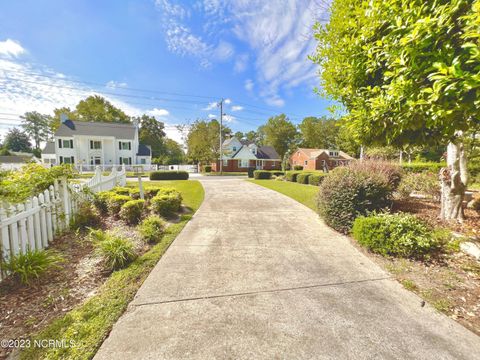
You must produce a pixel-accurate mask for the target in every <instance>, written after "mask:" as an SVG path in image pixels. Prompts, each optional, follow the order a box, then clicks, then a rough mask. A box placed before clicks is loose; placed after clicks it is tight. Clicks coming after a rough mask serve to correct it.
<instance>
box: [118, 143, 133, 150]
mask: <svg viewBox="0 0 480 360" xmlns="http://www.w3.org/2000/svg"><path fill="white" fill-rule="evenodd" d="M118 150H132V143H131V142H130V141H120V142H119V143H118Z"/></svg>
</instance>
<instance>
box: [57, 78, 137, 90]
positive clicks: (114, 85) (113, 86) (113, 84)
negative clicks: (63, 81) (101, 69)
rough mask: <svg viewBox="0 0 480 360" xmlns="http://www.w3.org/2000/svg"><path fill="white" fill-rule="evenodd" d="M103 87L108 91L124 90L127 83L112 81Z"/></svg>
mask: <svg viewBox="0 0 480 360" xmlns="http://www.w3.org/2000/svg"><path fill="white" fill-rule="evenodd" d="M63 78H65V75H64V76H63ZM105 86H106V87H107V88H109V89H118V88H123V89H124V88H126V87H128V85H127V83H126V82H119V81H114V80H110V81H109V82H107V83H106V84H105Z"/></svg>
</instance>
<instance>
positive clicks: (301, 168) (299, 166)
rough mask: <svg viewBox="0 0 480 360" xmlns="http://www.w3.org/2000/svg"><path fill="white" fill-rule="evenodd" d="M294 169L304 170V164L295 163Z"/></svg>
mask: <svg viewBox="0 0 480 360" xmlns="http://www.w3.org/2000/svg"><path fill="white" fill-rule="evenodd" d="M293 170H303V166H302V165H293Z"/></svg>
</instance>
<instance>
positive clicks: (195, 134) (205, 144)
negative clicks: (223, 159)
mask: <svg viewBox="0 0 480 360" xmlns="http://www.w3.org/2000/svg"><path fill="white" fill-rule="evenodd" d="M231 133H232V131H231V130H230V129H229V128H228V127H226V126H223V129H222V136H223V138H224V139H225V137H226V135H230V134H231ZM187 148H188V151H187V158H188V160H190V161H192V162H194V163H209V162H212V161H214V160H216V159H218V158H219V157H220V151H219V150H220V123H219V122H218V121H217V120H210V121H205V120H197V121H195V122H194V123H193V124H192V126H191V127H190V130H189V132H188V136H187Z"/></svg>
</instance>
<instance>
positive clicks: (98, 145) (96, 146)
mask: <svg viewBox="0 0 480 360" xmlns="http://www.w3.org/2000/svg"><path fill="white" fill-rule="evenodd" d="M101 148H102V142H101V141H99V140H90V149H92V150H99V149H101Z"/></svg>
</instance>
